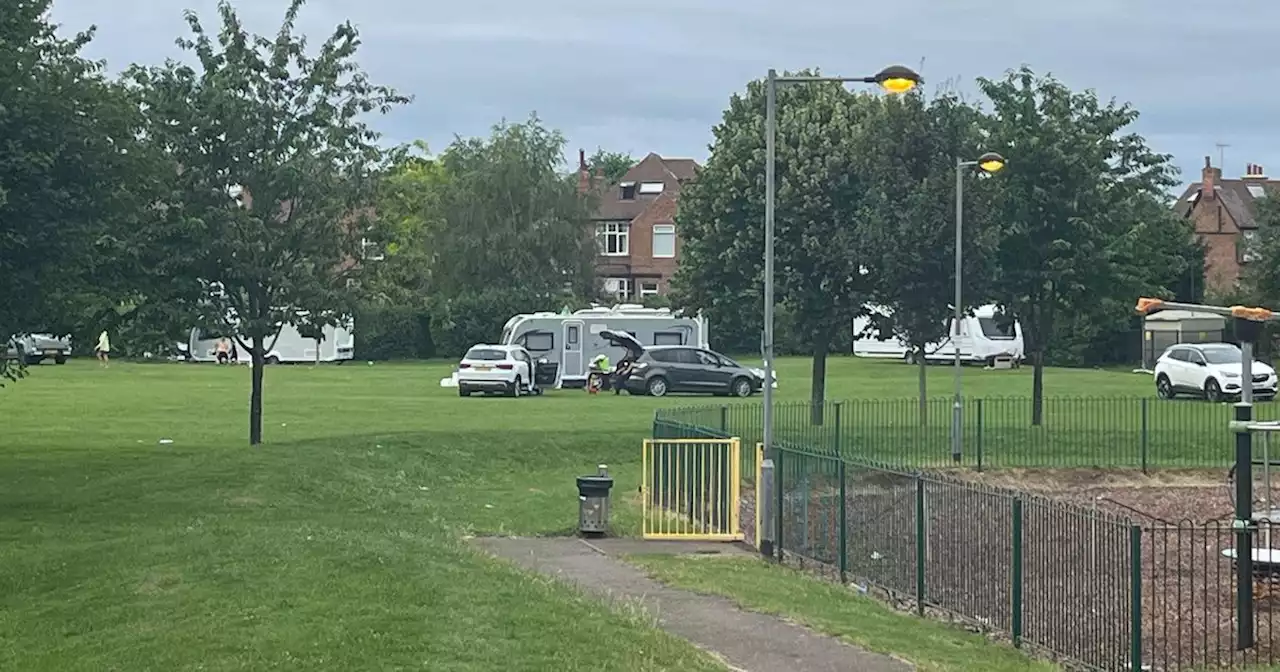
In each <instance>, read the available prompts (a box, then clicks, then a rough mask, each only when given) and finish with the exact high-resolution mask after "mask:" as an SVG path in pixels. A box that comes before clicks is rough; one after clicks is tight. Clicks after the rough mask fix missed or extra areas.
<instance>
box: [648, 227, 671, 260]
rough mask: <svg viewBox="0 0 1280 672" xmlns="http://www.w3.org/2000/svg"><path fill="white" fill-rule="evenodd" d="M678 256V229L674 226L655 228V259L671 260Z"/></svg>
mask: <svg viewBox="0 0 1280 672" xmlns="http://www.w3.org/2000/svg"><path fill="white" fill-rule="evenodd" d="M674 256H676V227H675V225H674V224H655V225H654V226H653V257H654V258H655V259H670V258H672V257H674Z"/></svg>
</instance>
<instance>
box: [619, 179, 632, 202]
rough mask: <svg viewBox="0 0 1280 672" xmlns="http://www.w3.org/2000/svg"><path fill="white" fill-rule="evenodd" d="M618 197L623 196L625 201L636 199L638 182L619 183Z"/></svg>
mask: <svg viewBox="0 0 1280 672" xmlns="http://www.w3.org/2000/svg"><path fill="white" fill-rule="evenodd" d="M618 198H621V199H622V200H624V201H634V200H636V183H635V182H623V183H622V184H619V185H618Z"/></svg>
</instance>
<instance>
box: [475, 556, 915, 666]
mask: <svg viewBox="0 0 1280 672" xmlns="http://www.w3.org/2000/svg"><path fill="white" fill-rule="evenodd" d="M475 543H476V544H478V545H479V546H481V547H482V548H484V549H485V550H487V551H488V552H490V553H492V554H493V555H495V556H497V557H500V558H505V559H507V560H510V561H512V562H514V563H515V564H517V565H519V566H521V567H523V568H524V569H527V570H531V571H535V572H541V573H543V574H546V575H549V576H554V577H557V578H559V579H561V580H564V581H567V582H570V583H573V584H576V585H578V586H580V587H582V588H583V589H585V590H586V591H588V592H590V593H594V594H596V595H598V596H600V597H603V598H606V599H610V600H617V599H622V600H626V601H627V602H629V603H633V604H637V605H642V606H643V607H644V609H645V610H646V611H647V612H648V613H649V614H650V615H652V616H653V617H654V618H655V619H656V621H657V623H658V625H659V627H661V628H663V629H664V630H667V631H668V632H670V633H672V634H674V635H677V636H679V637H683V638H685V639H687V640H689V641H691V642H693V643H694V644H696V645H697V646H700V647H702V648H703V649H706V650H708V651H713V652H715V653H716V654H717V655H719V656H720V658H721V659H722V660H724V661H725V662H727V663H728V664H729V665H730V666H731V667H732V669H735V670H739V671H742V672H854V671H856V672H905V671H908V670H912V669H914V668H913V666H911V665H910V664H908V663H905V662H902V661H899V660H896V659H893V658H890V657H888V656H883V655H880V654H875V653H869V652H867V651H863V650H861V649H858V648H855V647H853V646H851V645H849V644H845V643H844V642H842V641H841V640H839V639H836V638H834V637H828V636H826V635H822V634H818V633H816V632H814V631H812V630H809V629H807V628H804V627H801V626H799V625H795V624H793V623H788V622H786V621H783V620H780V619H777V618H774V617H772V616H766V615H764V614H758V613H755V612H750V611H743V610H742V609H740V608H738V607H737V606H736V605H734V604H733V603H732V602H729V601H728V600H725V599H722V598H719V597H712V596H708V595H699V594H696V593H691V592H689V591H685V590H678V589H675V588H670V587H667V586H665V585H663V584H661V583H658V582H656V581H654V580H652V579H650V578H648V577H647V576H645V574H644V573H643V572H641V571H640V570H638V569H636V568H634V567H632V566H630V565H627V564H626V563H624V562H622V561H620V560H618V559H616V558H613V557H610V555H611V554H614V555H617V554H627V553H664V552H666V553H680V552H689V553H709V552H717V553H737V554H746V553H747V551H745V550H742V549H740V548H739V547H735V546H733V545H730V544H699V543H685V542H666V543H663V542H644V541H639V540H627V539H607V540H599V541H591V542H587V541H583V540H580V539H567V538H538V539H513V538H485V539H476V540H475Z"/></svg>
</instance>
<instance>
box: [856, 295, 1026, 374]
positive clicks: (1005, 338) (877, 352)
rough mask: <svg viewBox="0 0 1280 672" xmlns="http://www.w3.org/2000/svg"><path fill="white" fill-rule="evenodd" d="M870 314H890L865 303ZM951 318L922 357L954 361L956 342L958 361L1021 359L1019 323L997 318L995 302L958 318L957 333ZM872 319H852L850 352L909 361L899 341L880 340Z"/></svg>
mask: <svg viewBox="0 0 1280 672" xmlns="http://www.w3.org/2000/svg"><path fill="white" fill-rule="evenodd" d="M866 308H867V311H868V312H870V313H872V314H873V315H881V316H886V317H887V316H889V315H890V314H891V312H890V311H889V309H888V308H884V307H881V306H867V307H866ZM953 321H954V318H947V320H946V326H945V329H946V332H947V333H948V334H950V337H948V338H943V339H942V340H939V341H936V342H933V343H929V344H928V345H926V346H925V348H924V351H925V359H926V360H928V361H931V362H940V361H953V360H954V359H955V352H956V347H955V346H956V344H957V343H958V344H959V346H960V360H961V361H963V362H969V363H980V364H988V365H990V364H993V363H994V362H995V360H996V359H998V358H1005V357H1007V358H1010V359H1012V360H1013V361H1014V362H1015V363H1016V362H1020V361H1022V359H1023V356H1024V351H1023V344H1022V325H1021V324H1019V323H1018V322H1017V321H1016V320H1015V321H1013V322H1012V323H1009V322H1006V321H1005V320H1002V319H1000V318H999V317H998V307H997V306H995V305H994V304H992V305H986V306H982V307H980V308H976V309H974V310H973V314H972V315H966V316H965V317H963V318H961V320H960V333H959V336H958V337H957V336H956V330H955V327H954V326H953V325H952V322H953ZM873 327H874V320H873V318H872V317H871V316H863V317H859V318H858V319H856V320H854V321H853V354H854V355H856V356H858V357H877V358H883V359H903V360H907V361H911V360H913V359H914V353H912V352H911V351H910V349H909V348H908V347H907V344H906V343H904V342H903V341H902V340H900V339H898V338H895V337H892V336H891V337H889V338H888V339H887V340H883V341H882V340H880V339H879V338H878V336H879V334H878V333H876V332H875V331H873Z"/></svg>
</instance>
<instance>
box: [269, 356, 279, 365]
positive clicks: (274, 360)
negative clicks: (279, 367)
mask: <svg viewBox="0 0 1280 672" xmlns="http://www.w3.org/2000/svg"><path fill="white" fill-rule="evenodd" d="M267 363H268V364H270V365H272V366H275V365H276V364H279V363H280V358H279V357H276V356H275V355H271V356H270V357H268V358H267Z"/></svg>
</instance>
